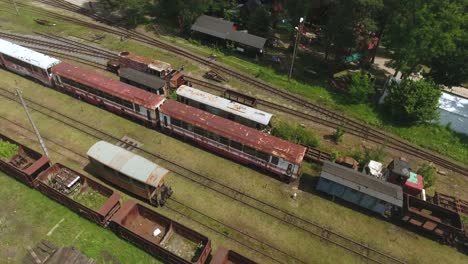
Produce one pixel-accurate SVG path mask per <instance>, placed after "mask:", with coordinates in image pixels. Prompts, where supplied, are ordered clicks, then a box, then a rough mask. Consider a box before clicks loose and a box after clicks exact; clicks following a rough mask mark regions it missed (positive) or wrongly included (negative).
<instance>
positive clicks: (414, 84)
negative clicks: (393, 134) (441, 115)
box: [385, 79, 442, 124]
mask: <svg viewBox="0 0 468 264" xmlns="http://www.w3.org/2000/svg"><path fill="white" fill-rule="evenodd" d="M441 95H442V92H441V90H440V89H439V87H438V86H437V85H436V84H435V83H434V82H433V81H431V80H420V81H413V80H409V79H407V80H402V81H401V82H400V83H399V84H397V83H396V82H393V83H392V84H391V85H390V86H389V88H388V96H387V97H385V107H386V109H387V110H388V111H389V113H390V114H391V116H392V117H393V118H394V119H395V120H396V121H399V122H401V123H404V124H415V123H423V122H429V121H432V120H435V119H437V118H438V112H437V109H438V105H439V98H440V96H441Z"/></svg>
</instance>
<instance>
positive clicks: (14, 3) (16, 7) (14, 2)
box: [12, 0, 20, 16]
mask: <svg viewBox="0 0 468 264" xmlns="http://www.w3.org/2000/svg"><path fill="white" fill-rule="evenodd" d="M12 1H13V5H14V6H15V10H16V14H17V15H18V16H19V15H20V13H19V10H18V6H17V5H16V1H15V0H12Z"/></svg>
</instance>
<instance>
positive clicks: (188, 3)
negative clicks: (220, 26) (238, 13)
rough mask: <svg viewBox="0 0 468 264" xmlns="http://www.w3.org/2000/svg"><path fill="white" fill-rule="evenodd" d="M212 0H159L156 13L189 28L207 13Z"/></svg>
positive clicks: (186, 28) (184, 28) (181, 26)
mask: <svg viewBox="0 0 468 264" xmlns="http://www.w3.org/2000/svg"><path fill="white" fill-rule="evenodd" d="M211 1H212V0H159V3H158V4H157V5H156V6H155V9H154V13H155V15H157V16H160V17H163V18H166V19H169V20H171V21H172V22H175V23H177V24H178V25H179V27H180V28H181V29H182V30H188V29H189V28H190V26H191V25H192V24H193V23H194V22H195V20H196V19H197V18H198V17H199V16H200V15H202V14H203V13H205V12H206V11H207V10H208V8H209V7H210V5H211Z"/></svg>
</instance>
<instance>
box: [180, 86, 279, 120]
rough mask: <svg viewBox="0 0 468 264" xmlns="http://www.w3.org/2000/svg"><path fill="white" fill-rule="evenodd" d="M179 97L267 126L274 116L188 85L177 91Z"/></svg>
mask: <svg viewBox="0 0 468 264" xmlns="http://www.w3.org/2000/svg"><path fill="white" fill-rule="evenodd" d="M177 95H180V96H183V97H186V98H189V99H192V100H195V101H197V102H200V103H203V104H205V105H209V106H211V107H214V108H218V109H221V110H223V111H226V112H229V113H232V114H234V115H237V116H241V117H243V118H246V119H249V120H252V121H255V122H257V123H260V124H262V125H265V126H267V125H268V124H269V123H270V120H271V117H272V116H273V115H272V114H270V113H267V112H264V111H262V110H258V109H256V108H252V107H249V106H246V105H242V104H239V103H236V102H233V101H231V100H228V99H225V98H223V97H220V96H216V95H213V94H210V93H207V92H204V91H200V90H198V89H195V88H192V87H189V86H186V85H181V86H180V87H179V89H177Z"/></svg>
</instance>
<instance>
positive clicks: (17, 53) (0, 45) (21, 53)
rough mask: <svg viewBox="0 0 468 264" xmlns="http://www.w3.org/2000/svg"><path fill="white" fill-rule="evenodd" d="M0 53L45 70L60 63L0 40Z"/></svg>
mask: <svg viewBox="0 0 468 264" xmlns="http://www.w3.org/2000/svg"><path fill="white" fill-rule="evenodd" d="M0 53H3V54H5V55H8V56H10V57H13V58H16V59H18V60H20V61H24V62H26V63H28V64H31V65H33V66H36V67H39V68H41V69H45V70H47V69H48V68H50V67H52V66H54V65H55V64H58V63H60V61H59V60H57V59H55V58H52V57H49V56H47V55H44V54H42V53H39V52H36V51H34V50H32V49H28V48H25V47H22V46H20V45H16V44H14V43H11V42H9V41H6V40H3V39H0Z"/></svg>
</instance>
